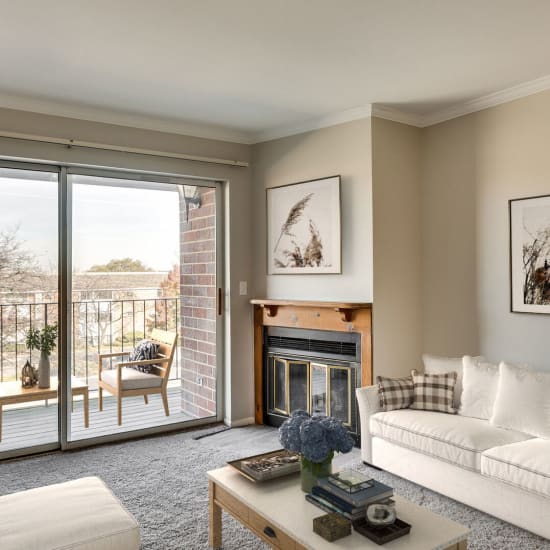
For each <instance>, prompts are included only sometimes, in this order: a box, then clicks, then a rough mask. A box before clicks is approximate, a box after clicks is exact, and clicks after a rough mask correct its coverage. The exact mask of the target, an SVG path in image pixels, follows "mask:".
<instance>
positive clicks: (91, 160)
mask: <svg viewBox="0 0 550 550" xmlns="http://www.w3.org/2000/svg"><path fill="white" fill-rule="evenodd" d="M0 130H3V131H10V132H19V133H26V134H35V135H41V136H53V137H62V138H72V139H77V140H82V141H88V142H97V143H107V144H113V145H120V146H129V147H139V148H145V149H153V150H161V151H170V152H177V153H187V154H191V155H202V156H210V157H217V158H227V159H233V160H242V161H249V160H250V147H249V146H247V145H241V144H235V143H229V142H223V141H214V140H208V139H202V138H194V137H189V136H181V135H177V134H168V133H164V132H154V131H150V130H140V129H136V128H127V127H123V126H116V125H109V124H103V123H95V122H88V121H80V120H75V119H70V118H63V117H56V116H49V115H41V114H36V113H27V112H22V111H14V110H8V109H0ZM0 156H1V157H4V158H6V157H12V158H15V159H26V160H42V161H43V160H46V161H50V162H53V163H56V162H58V163H74V164H86V165H91V166H102V167H119V168H124V169H129V170H145V171H152V172H163V173H171V174H180V175H187V176H195V177H202V178H209V179H215V180H220V181H226V182H227V184H226V189H225V193H224V195H225V199H226V205H225V207H226V212H227V214H228V215H227V217H226V220H225V223H226V228H225V229H226V232H225V233H226V234H225V239H226V252H227V253H228V254H229V256H230V259H231V261H230V262H228V263H227V266H228V269H227V272H226V281H225V283H226V285H225V286H226V289H227V292H226V297H227V298H228V300H226V308H225V309H226V314H227V316H226V323H225V325H226V327H225V330H226V333H227V345H226V349H225V355H226V357H225V417H226V419H228V420H229V421H230V422H232V423H239V422H241V421H243V420H246V419H251V418H252V417H253V413H254V397H253V376H252V372H253V362H252V329H251V328H250V330H243V327H251V326H252V315H251V307H250V304H249V303H248V297H247V296H239V292H238V290H239V289H238V287H239V281H250V280H251V277H252V274H251V273H252V257H251V254H250V250H251V248H252V238H251V220H250V216H249V215H248V213H249V212H250V210H251V208H252V203H251V183H250V174H249V172H250V170H249V169H247V168H239V167H232V166H222V165H214V164H206V163H200V162H190V161H183V160H177V159H167V158H160V157H147V156H141V155H133V154H125V153H116V152H109V151H101V150H91V149H82V148H71V149H69V148H67V147H63V146H59V145H47V144H42V143H33V142H29V141H22V140H12V139H5V138H0ZM243 213H246V215H243Z"/></svg>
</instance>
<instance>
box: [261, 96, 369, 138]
mask: <svg viewBox="0 0 550 550" xmlns="http://www.w3.org/2000/svg"><path fill="white" fill-rule="evenodd" d="M371 115H372V105H371V104H370V103H367V104H366V105H360V106H359V107H354V108H352V109H346V110H345V111H340V112H338V113H332V114H330V115H325V116H322V117H318V118H313V119H309V120H306V121H304V122H301V123H299V124H285V125H282V126H278V127H276V128H271V129H269V130H265V131H263V132H258V133H257V134H255V135H254V140H253V143H262V142H263V141H271V140H273V139H279V138H284V137H288V136H294V135H297V134H303V133H305V132H311V131H312V130H320V129H321V128H328V127H329V126H336V125H337V124H344V123H345V122H351V121H353V120H360V119H362V118H369V117H370V116H371Z"/></svg>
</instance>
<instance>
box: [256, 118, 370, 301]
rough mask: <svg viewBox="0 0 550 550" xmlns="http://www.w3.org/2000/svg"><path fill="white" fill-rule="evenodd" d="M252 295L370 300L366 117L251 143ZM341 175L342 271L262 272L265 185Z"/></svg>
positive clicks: (367, 126)
mask: <svg viewBox="0 0 550 550" xmlns="http://www.w3.org/2000/svg"><path fill="white" fill-rule="evenodd" d="M252 158H253V182H254V194H253V209H254V210H253V227H254V249H253V252H254V264H255V265H254V294H255V295H256V297H261V298H263V297H269V298H288V299H300V300H308V299H310V300H350V301H367V302H370V301H372V295H373V294H372V216H371V212H372V192H371V191H372V189H371V179H372V174H371V121H370V118H367V119H362V120H357V121H354V122H349V123H346V124H340V125H337V126H332V127H330V128H323V129H321V130H316V131H312V132H307V133H304V134H300V135H296V136H290V137H286V138H281V139H276V140H273V141H267V142H264V143H259V144H257V145H254V146H253V149H252ZM337 174H340V175H341V176H342V274H341V275H311V276H310V275H267V269H266V264H267V262H266V203H265V201H266V194H265V190H266V188H269V187H277V186H280V185H285V184H288V183H294V182H299V181H305V180H311V179H316V178H322V177H325V176H333V175H337Z"/></svg>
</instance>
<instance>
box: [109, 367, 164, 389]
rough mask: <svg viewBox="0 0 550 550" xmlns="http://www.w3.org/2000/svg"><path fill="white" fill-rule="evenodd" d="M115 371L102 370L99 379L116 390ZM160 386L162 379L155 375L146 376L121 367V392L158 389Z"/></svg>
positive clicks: (144, 373) (143, 373)
mask: <svg viewBox="0 0 550 550" xmlns="http://www.w3.org/2000/svg"><path fill="white" fill-rule="evenodd" d="M117 370H118V369H110V370H102V371H101V379H102V380H103V381H104V382H106V383H107V384H109V386H112V387H113V388H116V386H117V382H118V380H117ZM160 386H162V377H161V376H157V375H156V374H147V373H146V372H140V371H138V370H135V369H131V368H128V367H122V389H123V390H142V389H145V388H160Z"/></svg>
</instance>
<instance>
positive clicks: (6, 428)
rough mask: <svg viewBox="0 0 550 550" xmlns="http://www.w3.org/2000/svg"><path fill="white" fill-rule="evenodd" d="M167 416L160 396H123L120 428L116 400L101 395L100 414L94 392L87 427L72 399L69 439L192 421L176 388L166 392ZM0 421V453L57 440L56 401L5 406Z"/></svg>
mask: <svg viewBox="0 0 550 550" xmlns="http://www.w3.org/2000/svg"><path fill="white" fill-rule="evenodd" d="M168 403H169V409H170V416H165V414H164V409H163V407H162V401H161V397H160V395H150V396H149V404H148V405H145V403H144V401H143V397H125V398H124V399H123V400H122V426H119V425H118V424H117V418H116V400H115V398H114V397H113V396H110V395H108V394H107V393H104V394H103V411H102V412H99V411H98V405H97V392H90V427H89V428H85V427H84V413H83V403H82V401H81V400H78V401H77V400H75V403H74V412H73V413H72V414H71V426H72V430H71V438H70V439H71V440H73V441H76V440H82V439H88V438H91V437H98V436H102V435H108V434H114V433H121V432H127V431H131V430H139V429H144V428H150V427H154V426H162V425H166V424H173V423H175V422H182V421H185V420H193V417H191V416H190V415H188V414H185V413H182V412H181V391H180V388H178V387H172V388H169V389H168ZM2 416H3V419H2V441H1V442H0V453H1V452H3V451H10V450H13V449H21V448H25V447H30V446H33V445H43V444H46V443H54V442H56V441H57V402H56V401H50V402H49V404H48V406H46V405H45V404H44V402H36V403H32V404H31V403H28V404H24V405H20V406H19V408H13V407H11V408H10V407H5V408H4V411H3V414H2Z"/></svg>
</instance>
